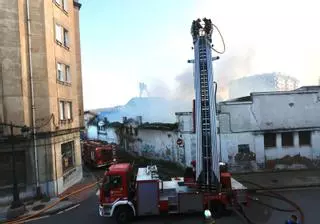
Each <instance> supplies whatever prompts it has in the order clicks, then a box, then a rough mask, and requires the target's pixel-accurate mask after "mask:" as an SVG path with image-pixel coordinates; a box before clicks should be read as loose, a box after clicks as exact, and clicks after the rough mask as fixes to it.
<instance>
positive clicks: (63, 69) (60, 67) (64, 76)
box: [57, 62, 71, 83]
mask: <svg viewBox="0 0 320 224" xmlns="http://www.w3.org/2000/svg"><path fill="white" fill-rule="evenodd" d="M57 79H58V80H59V81H61V82H68V83H71V69H70V66H69V65H65V64H62V63H60V62H57Z"/></svg>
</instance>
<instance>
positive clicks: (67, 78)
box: [66, 65, 71, 82]
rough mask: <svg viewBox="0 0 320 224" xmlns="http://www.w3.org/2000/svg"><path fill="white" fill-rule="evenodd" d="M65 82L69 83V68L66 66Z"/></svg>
mask: <svg viewBox="0 0 320 224" xmlns="http://www.w3.org/2000/svg"><path fill="white" fill-rule="evenodd" d="M66 81H67V82H71V74H70V66H68V65H66Z"/></svg>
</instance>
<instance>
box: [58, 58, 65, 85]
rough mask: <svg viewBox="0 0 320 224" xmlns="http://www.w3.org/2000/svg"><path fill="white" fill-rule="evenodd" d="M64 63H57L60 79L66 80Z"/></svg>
mask: <svg viewBox="0 0 320 224" xmlns="http://www.w3.org/2000/svg"><path fill="white" fill-rule="evenodd" d="M62 67H63V65H62V64H61V63H59V62H58V63H57V76H58V80H59V81H62V82H63V81H64V74H63V68H62Z"/></svg>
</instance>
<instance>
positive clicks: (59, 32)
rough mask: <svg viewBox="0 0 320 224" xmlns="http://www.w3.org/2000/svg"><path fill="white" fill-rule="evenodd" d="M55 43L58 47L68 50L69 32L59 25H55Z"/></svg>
mask: <svg viewBox="0 0 320 224" xmlns="http://www.w3.org/2000/svg"><path fill="white" fill-rule="evenodd" d="M56 41H57V42H58V44H59V45H63V46H64V47H66V48H69V45H70V39H69V31H68V30H67V29H65V28H64V27H62V26H61V25H59V24H56Z"/></svg>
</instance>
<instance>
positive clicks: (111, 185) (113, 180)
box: [103, 175, 122, 192]
mask: <svg viewBox="0 0 320 224" xmlns="http://www.w3.org/2000/svg"><path fill="white" fill-rule="evenodd" d="M121 184H122V183H121V176H109V175H108V176H106V177H105V181H104V184H103V187H104V190H105V191H106V192H108V191H109V190H110V189H115V188H119V187H121Z"/></svg>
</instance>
